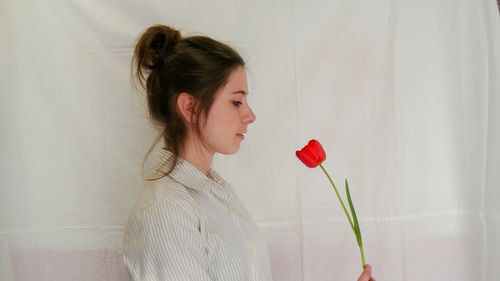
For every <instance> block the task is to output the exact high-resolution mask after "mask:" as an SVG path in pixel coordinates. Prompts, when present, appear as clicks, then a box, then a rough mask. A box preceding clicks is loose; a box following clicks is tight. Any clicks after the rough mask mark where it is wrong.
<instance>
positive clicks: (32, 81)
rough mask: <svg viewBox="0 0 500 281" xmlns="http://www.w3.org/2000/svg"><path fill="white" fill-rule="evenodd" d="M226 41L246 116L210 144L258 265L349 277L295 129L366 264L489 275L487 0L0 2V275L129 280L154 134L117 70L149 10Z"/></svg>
mask: <svg viewBox="0 0 500 281" xmlns="http://www.w3.org/2000/svg"><path fill="white" fill-rule="evenodd" d="M157 23H161V24H166V25H172V26H174V27H176V28H179V29H180V30H181V31H182V32H183V34H185V35H193V34H203V35H208V36H211V37H213V38H215V39H218V40H221V41H223V42H226V43H229V44H230V45H232V46H234V47H235V48H236V49H237V50H238V51H239V52H240V53H241V54H242V56H243V57H244V58H245V60H246V61H247V69H248V77H249V83H250V85H249V88H250V91H251V94H250V97H249V101H250V103H251V106H252V107H253V109H254V112H255V113H256V116H257V120H256V122H255V123H254V124H252V125H251V126H250V127H249V131H248V134H247V138H246V139H245V140H244V141H243V143H242V147H241V150H240V151H239V152H238V153H237V154H235V155H230V156H226V155H216V157H215V158H214V166H215V168H216V170H217V171H219V173H220V174H221V175H223V176H224V177H225V178H226V180H227V181H228V182H230V183H231V184H232V185H233V188H234V189H235V191H236V192H237V194H238V196H239V197H240V198H241V200H242V201H243V202H244V203H245V205H246V206H247V208H248V210H249V212H250V213H251V214H252V215H253V217H254V219H255V221H256V222H257V223H258V225H259V226H260V227H261V229H262V231H263V232H264V233H265V236H266V238H267V242H268V247H269V252H270V258H271V263H272V264H271V266H272V270H273V276H274V279H275V280H278V281H279V280H286V281H295V280H307V281H318V280H356V278H357V276H358V275H359V273H360V272H361V270H362V268H361V257H360V253H359V249H358V247H357V245H356V242H355V238H354V235H353V233H352V231H351V229H350V228H349V226H348V222H347V219H346V217H345V214H344V212H343V210H342V208H341V207H340V204H339V202H338V199H337V197H336V195H335V192H334V191H333V189H332V187H331V186H330V183H329V181H328V179H327V178H326V176H325V175H324V174H323V172H322V171H321V170H320V169H319V168H316V169H310V168H307V167H305V166H304V165H302V164H301V163H300V162H299V161H298V159H297V158H296V157H295V150H298V149H300V148H301V147H302V146H304V145H305V144H306V143H307V141H308V140H309V139H311V138H316V139H318V140H319V141H320V142H321V143H322V144H323V147H324V149H325V151H326V153H327V160H326V161H325V162H324V165H325V168H326V169H327V171H328V172H329V173H330V175H331V176H332V177H333V180H334V182H335V183H336V185H337V187H338V188H339V189H340V192H341V195H342V196H343V198H344V200H345V198H346V197H345V193H344V189H343V182H344V179H345V178H347V179H348V180H349V184H350V189H351V195H352V197H353V201H354V204H355V206H356V210H357V214H358V218H359V221H360V226H361V231H362V235H363V243H364V248H365V254H366V262H367V263H369V264H371V265H372V266H373V269H374V271H373V275H374V276H375V278H376V279H377V280H385V281H391V280H394V281H396V280H406V281H421V280H450V281H451V280H470V281H477V280H482V281H491V280H498V276H499V275H500V269H499V265H500V189H499V184H500V173H499V171H500V113H499V111H500V79H499V78H500V25H499V14H498V7H497V6H496V1H495V0H434V1H432V0H421V1H414V0H379V1H369V0H358V1H353V0H333V1H305V0H292V1H231V0H217V1H167V0H166V1H152V0H149V1H119V0H114V1H111V0H109V1H96V0H95V1H92V0H70V1H68V0H49V1H34V0H25V1H15V0H2V1H1V2H0V35H1V39H0V61H1V63H0V132H1V133H0V134H1V138H0V140H1V143H0V144H1V145H0V157H1V159H0V163H1V164H0V167H1V169H0V171H1V172H0V186H1V189H0V210H1V211H0V280H9V281H10V280H23V281H24V280H40V281H43V280H47V281H49V280H50V281H55V280H129V277H128V275H127V272H126V268H125V267H124V265H123V262H122V259H121V241H122V235H123V227H124V224H125V222H126V219H127V216H128V213H129V211H130V209H131V207H132V205H133V203H134V202H135V200H136V197H137V195H138V194H139V192H140V189H141V187H142V177H141V164H142V160H143V157H144V155H145V153H146V152H147V149H148V148H149V147H150V145H152V142H153V140H154V138H155V136H156V134H157V131H156V129H155V128H153V127H152V126H151V125H150V124H149V122H148V115H147V110H146V105H145V101H144V99H143V97H142V96H141V95H139V94H137V93H136V92H135V91H134V90H133V88H132V87H131V85H130V59H131V54H132V48H133V46H134V40H135V39H136V38H137V36H138V35H139V34H140V32H142V31H143V30H144V29H145V28H147V27H148V26H149V25H152V24H157Z"/></svg>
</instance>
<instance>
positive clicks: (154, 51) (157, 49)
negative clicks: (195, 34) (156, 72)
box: [136, 25, 182, 70]
mask: <svg viewBox="0 0 500 281" xmlns="http://www.w3.org/2000/svg"><path fill="white" fill-rule="evenodd" d="M181 40H182V37H181V34H180V32H179V31H178V30H176V29H173V28H171V27H169V26H166V25H153V26H150V27H149V28H148V29H146V31H144V33H143V34H142V35H141V36H140V38H139V44H138V45H137V46H136V51H137V54H138V63H139V65H140V66H142V67H144V68H147V69H150V70H153V69H158V68H160V67H161V66H162V65H163V63H164V60H165V59H166V58H167V57H168V56H170V55H171V54H172V53H173V52H174V49H175V46H176V45H177V43H179V41H181Z"/></svg>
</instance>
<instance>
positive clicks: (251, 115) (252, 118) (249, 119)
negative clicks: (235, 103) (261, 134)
mask: <svg viewBox="0 0 500 281" xmlns="http://www.w3.org/2000/svg"><path fill="white" fill-rule="evenodd" d="M245 117H246V118H245V121H244V122H245V123H247V122H248V123H253V122H255V119H256V118H257V117H256V116H255V113H253V111H252V109H251V108H250V106H248V112H247V114H246V116H245Z"/></svg>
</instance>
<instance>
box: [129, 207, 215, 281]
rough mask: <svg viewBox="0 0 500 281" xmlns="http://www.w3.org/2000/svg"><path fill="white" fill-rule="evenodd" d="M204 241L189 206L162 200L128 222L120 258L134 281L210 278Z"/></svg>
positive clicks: (202, 280)
mask: <svg viewBox="0 0 500 281" xmlns="http://www.w3.org/2000/svg"><path fill="white" fill-rule="evenodd" d="M205 244H206V240H205V239H204V237H203V235H202V233H200V228H199V219H198V218H196V217H195V215H194V213H193V211H191V210H190V209H189V207H187V206H186V205H184V204H182V203H179V202H176V201H161V202H157V203H155V204H154V205H152V206H150V207H148V208H147V209H146V210H144V213H143V214H142V216H140V217H139V218H137V219H136V221H135V222H134V223H133V224H132V225H131V226H130V229H129V231H128V232H127V234H126V237H125V243H124V250H123V259H124V262H125V264H126V265H127V268H128V271H129V274H130V277H131V278H132V280H134V281H146V280H147V281H160V280H162V281H170V280H172V281H173V280H176V281H181V280H186V281H187V280H200V281H211V280H212V279H211V278H210V276H209V274H208V272H207V268H208V257H207V253H206V250H205Z"/></svg>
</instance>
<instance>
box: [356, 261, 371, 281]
mask: <svg viewBox="0 0 500 281" xmlns="http://www.w3.org/2000/svg"><path fill="white" fill-rule="evenodd" d="M358 281H375V279H374V278H373V277H372V266H371V265H369V264H366V265H365V269H364V270H363V273H361V275H360V276H359V278H358Z"/></svg>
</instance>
